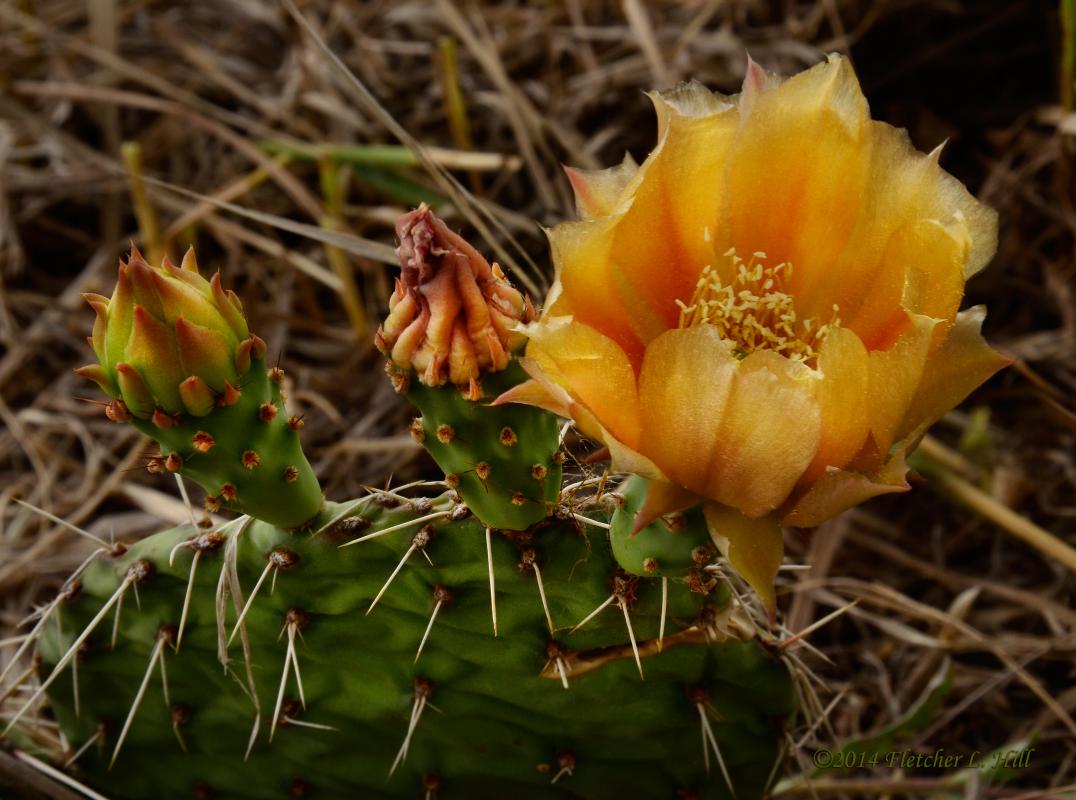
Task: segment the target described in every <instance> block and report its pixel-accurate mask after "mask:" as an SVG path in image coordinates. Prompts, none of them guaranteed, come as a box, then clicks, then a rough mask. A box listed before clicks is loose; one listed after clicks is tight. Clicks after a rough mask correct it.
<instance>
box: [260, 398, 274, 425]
mask: <svg viewBox="0 0 1076 800" xmlns="http://www.w3.org/2000/svg"><path fill="white" fill-rule="evenodd" d="M276 414H277V407H276V406H274V405H273V404H272V403H270V402H268V401H266V402H264V403H262V404H261V405H260V406H259V407H258V419H260V420H261V421H262V422H272V421H273V420H274V419H276Z"/></svg>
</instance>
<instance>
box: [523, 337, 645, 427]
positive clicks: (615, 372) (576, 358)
mask: <svg viewBox="0 0 1076 800" xmlns="http://www.w3.org/2000/svg"><path fill="white" fill-rule="evenodd" d="M529 331H530V334H531V341H530V345H529V346H528V348H527V355H528V357H530V358H533V359H534V360H535V362H536V363H537V364H538V365H539V366H540V367H541V368H542V370H543V372H545V373H546V374H547V375H549V376H550V377H551V378H553V380H555V381H556V382H557V383H559V384H560V385H561V386H563V387H565V388H566V389H567V390H568V393H569V394H571V396H572V398H573V399H574V400H575V401H577V402H579V403H582V404H583V405H584V406H586V407H587V409H589V410H590V412H591V413H593V414H594V416H595V417H597V418H598V419H599V420H601V423H602V426H603V427H604V428H606V429H607V430H608V431H609V432H610V433H611V434H612V435H613V436H614V437H616V438H617V439H618V440H619V441H621V442H623V443H624V444H626V445H628V446H629V447H635V446H636V444H637V442H638V440H639V399H638V393H637V390H636V387H635V371H634V369H632V365H631V362H630V361H628V357H627V355H626V354H625V353H624V351H623V350H622V349H621V348H620V346H619V345H618V344H617V343H616V342H614V341H613V340H612V339H610V338H608V337H606V336H603V335H602V334H600V333H598V331H596V330H594V329H593V328H591V327H590V326H588V325H584V324H582V323H579V322H575V321H574V320H571V319H565V318H560V319H558V320H553V321H547V322H546V323H544V324H542V323H540V324H538V325H534V326H531V327H530V328H529Z"/></svg>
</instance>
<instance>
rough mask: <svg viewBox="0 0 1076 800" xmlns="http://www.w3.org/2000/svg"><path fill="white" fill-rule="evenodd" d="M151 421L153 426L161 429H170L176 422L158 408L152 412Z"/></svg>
mask: <svg viewBox="0 0 1076 800" xmlns="http://www.w3.org/2000/svg"><path fill="white" fill-rule="evenodd" d="M152 420H153V424H154V425H156V426H157V427H158V428H162V429H165V428H171V427H172V426H173V425H175V424H176V421H175V420H174V419H172V417H170V416H169V415H168V414H165V413H164V412H163V411H161V410H160V409H159V408H158V409H156V410H154V412H153V416H152Z"/></svg>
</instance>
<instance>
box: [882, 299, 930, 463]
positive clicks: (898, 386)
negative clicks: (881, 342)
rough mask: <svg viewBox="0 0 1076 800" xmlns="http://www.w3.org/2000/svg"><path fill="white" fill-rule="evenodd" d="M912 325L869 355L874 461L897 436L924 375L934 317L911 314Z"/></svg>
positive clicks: (887, 449) (883, 454)
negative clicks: (894, 340) (882, 347)
mask: <svg viewBox="0 0 1076 800" xmlns="http://www.w3.org/2000/svg"><path fill="white" fill-rule="evenodd" d="M912 324H913V327H912V328H911V329H909V330H908V331H906V332H905V333H904V334H903V335H902V336H901V337H900V338H899V339H897V341H896V342H895V343H894V345H893V346H892V347H891V348H890V349H889V350H876V351H875V352H873V353H871V354H870V383H869V388H868V390H867V393H868V398H869V403H868V408H869V413H870V426H871V437H872V439H873V444H874V454H873V459H874V460H875V461H876V462H877V460H879V459H881V458H884V456H885V454H886V453H887V452H888V451H889V448H890V446H891V445H892V444H893V443H894V442H895V441H897V439H898V437H899V433H900V426H901V422H902V421H903V420H904V418H905V415H906V414H907V411H908V406H909V404H910V403H911V401H912V398H913V397H914V396H915V394H916V392H917V390H918V389H919V384H920V381H921V380H922V378H923V369H924V367H925V366H926V363H927V356H928V355H929V354H930V348H931V344H932V342H933V338H934V328H935V326H936V325H937V320H935V319H931V318H930V317H923V316H914V317H912ZM868 463H869V462H868Z"/></svg>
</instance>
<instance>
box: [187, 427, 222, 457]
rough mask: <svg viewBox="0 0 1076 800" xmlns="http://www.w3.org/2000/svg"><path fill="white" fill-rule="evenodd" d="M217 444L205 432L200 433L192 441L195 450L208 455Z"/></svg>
mask: <svg viewBox="0 0 1076 800" xmlns="http://www.w3.org/2000/svg"><path fill="white" fill-rule="evenodd" d="M216 443H217V442H216V440H215V439H214V438H213V437H212V436H211V435H210V434H208V433H206V432H205V431H198V432H197V433H196V434H194V437H193V438H192V439H191V444H193V445H194V449H195V450H197V451H198V452H200V453H208V452H209V451H210V450H212V449H213V445H215V444H216Z"/></svg>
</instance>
